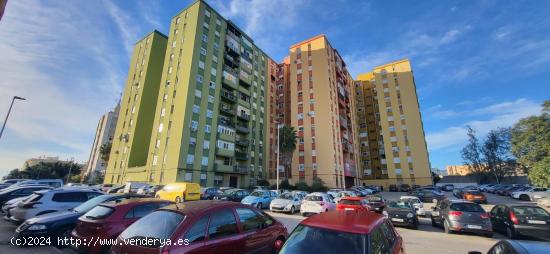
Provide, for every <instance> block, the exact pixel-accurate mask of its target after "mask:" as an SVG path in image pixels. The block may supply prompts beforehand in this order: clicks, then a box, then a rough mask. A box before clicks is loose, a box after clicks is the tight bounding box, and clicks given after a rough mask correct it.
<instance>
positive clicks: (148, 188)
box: [136, 184, 164, 197]
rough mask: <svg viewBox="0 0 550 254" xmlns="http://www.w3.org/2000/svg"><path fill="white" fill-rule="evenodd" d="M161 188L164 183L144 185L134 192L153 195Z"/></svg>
mask: <svg viewBox="0 0 550 254" xmlns="http://www.w3.org/2000/svg"><path fill="white" fill-rule="evenodd" d="M162 188H164V185H159V184H155V185H144V186H142V187H141V188H139V189H138V190H137V191H136V194H140V195H145V196H149V197H154V196H155V195H156V194H157V191H159V190H160V189H162Z"/></svg>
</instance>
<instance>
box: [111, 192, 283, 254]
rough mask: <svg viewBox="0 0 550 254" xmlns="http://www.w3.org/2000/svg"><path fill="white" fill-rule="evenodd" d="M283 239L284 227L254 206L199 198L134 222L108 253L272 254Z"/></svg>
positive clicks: (281, 243) (163, 209)
mask: <svg viewBox="0 0 550 254" xmlns="http://www.w3.org/2000/svg"><path fill="white" fill-rule="evenodd" d="M287 237H288V231H287V230H286V228H285V227H284V225H283V224H281V223H280V222H278V221H277V220H275V219H273V218H272V217H271V216H269V215H267V214H265V213H264V212H263V211H261V210H259V209H257V208H255V207H252V206H248V205H243V204H240V203H236V202H229V201H221V200H199V201H193V202H188V203H184V204H175V205H172V206H168V207H165V208H162V209H159V210H157V211H155V212H152V213H151V214H149V215H147V216H145V217H143V218H141V219H140V220H138V221H136V223H134V224H132V225H131V226H130V227H128V228H127V229H126V230H125V231H124V232H122V233H121V234H120V236H119V237H118V239H117V240H118V244H117V245H115V246H113V248H112V253H115V254H124V253H139V254H148V253H155V254H158V253H162V254H168V253H186V254H191V253H209V254H217V253H220V254H231V253H277V252H278V250H279V249H280V248H281V246H282V245H283V243H284V241H285V239H286V238H287ZM151 239H152V240H151ZM146 240H149V241H146Z"/></svg>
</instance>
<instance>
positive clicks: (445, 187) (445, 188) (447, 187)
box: [441, 184, 455, 192]
mask: <svg viewBox="0 0 550 254" xmlns="http://www.w3.org/2000/svg"><path fill="white" fill-rule="evenodd" d="M454 188H455V186H454V185H452V184H445V185H443V186H442V187H441V189H442V190H443V191H446V192H449V191H453V190H454Z"/></svg>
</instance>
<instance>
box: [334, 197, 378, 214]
mask: <svg viewBox="0 0 550 254" xmlns="http://www.w3.org/2000/svg"><path fill="white" fill-rule="evenodd" d="M370 210H371V207H370V206H369V203H368V201H367V200H366V199H365V198H364V197H343V198H341V199H340V200H339V201H338V204H337V205H336V211H358V212H359V211H363V212H368V211H370Z"/></svg>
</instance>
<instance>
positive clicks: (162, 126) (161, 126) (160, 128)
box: [159, 123, 164, 132]
mask: <svg viewBox="0 0 550 254" xmlns="http://www.w3.org/2000/svg"><path fill="white" fill-rule="evenodd" d="M163 128H164V124H163V123H160V124H159V132H162V129H163Z"/></svg>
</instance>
